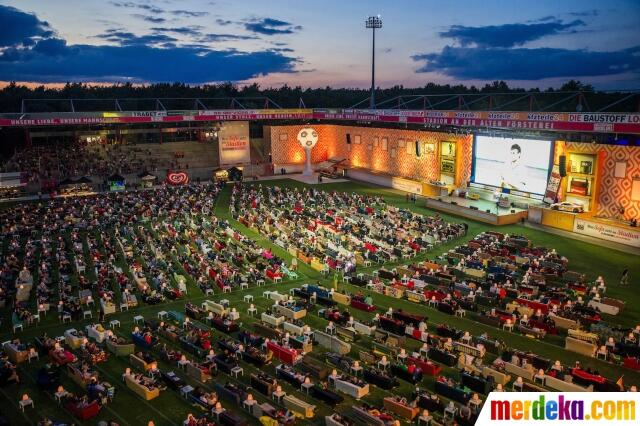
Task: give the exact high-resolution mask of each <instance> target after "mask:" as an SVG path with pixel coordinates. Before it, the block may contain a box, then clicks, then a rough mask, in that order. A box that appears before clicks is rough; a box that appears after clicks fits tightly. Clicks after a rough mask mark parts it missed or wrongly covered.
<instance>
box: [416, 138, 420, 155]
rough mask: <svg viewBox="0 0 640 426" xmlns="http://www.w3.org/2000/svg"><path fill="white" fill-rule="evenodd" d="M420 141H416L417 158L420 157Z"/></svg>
mask: <svg viewBox="0 0 640 426" xmlns="http://www.w3.org/2000/svg"><path fill="white" fill-rule="evenodd" d="M420 154H421V152H420V141H416V157H420Z"/></svg>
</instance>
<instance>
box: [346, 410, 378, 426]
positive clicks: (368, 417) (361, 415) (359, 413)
mask: <svg viewBox="0 0 640 426" xmlns="http://www.w3.org/2000/svg"><path fill="white" fill-rule="evenodd" d="M352 409H353V417H354V418H355V420H356V421H357V423H359V424H365V425H368V426H386V423H385V422H384V420H382V419H381V418H379V417H376V416H374V415H373V414H370V413H369V412H368V411H367V410H366V409H365V408H363V407H352Z"/></svg>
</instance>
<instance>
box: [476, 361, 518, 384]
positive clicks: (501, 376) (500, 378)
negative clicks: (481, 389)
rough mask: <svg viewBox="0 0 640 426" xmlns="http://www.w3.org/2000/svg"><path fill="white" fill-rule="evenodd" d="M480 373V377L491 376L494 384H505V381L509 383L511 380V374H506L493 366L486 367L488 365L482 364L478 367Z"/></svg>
mask: <svg viewBox="0 0 640 426" xmlns="http://www.w3.org/2000/svg"><path fill="white" fill-rule="evenodd" d="M480 374H481V375H482V377H487V378H488V377H492V378H493V382H494V383H496V384H498V383H499V384H501V385H502V386H504V385H506V384H507V383H509V382H510V381H511V375H509V374H507V373H503V372H501V371H498V370H496V369H494V368H491V367H488V366H483V367H482V368H481V369H480Z"/></svg>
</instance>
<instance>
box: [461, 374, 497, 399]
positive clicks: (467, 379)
mask: <svg viewBox="0 0 640 426" xmlns="http://www.w3.org/2000/svg"><path fill="white" fill-rule="evenodd" d="M460 383H461V384H462V385H463V386H466V387H468V388H469V389H471V390H472V391H475V392H478V393H482V394H488V393H489V392H491V389H492V388H493V383H492V379H485V378H484V377H483V376H476V375H473V374H470V373H467V372H463V373H460Z"/></svg>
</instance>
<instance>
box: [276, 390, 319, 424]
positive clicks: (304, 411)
mask: <svg viewBox="0 0 640 426" xmlns="http://www.w3.org/2000/svg"><path fill="white" fill-rule="evenodd" d="M282 403H283V404H284V406H285V407H287V408H288V409H289V410H291V411H293V412H294V413H297V414H300V415H302V417H304V418H306V419H311V418H313V416H314V410H315V409H316V406H315V405H311V404H309V403H307V402H304V401H303V400H301V399H298V398H296V397H295V396H293V395H286V396H285V397H284V398H283V399H282Z"/></svg>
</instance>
